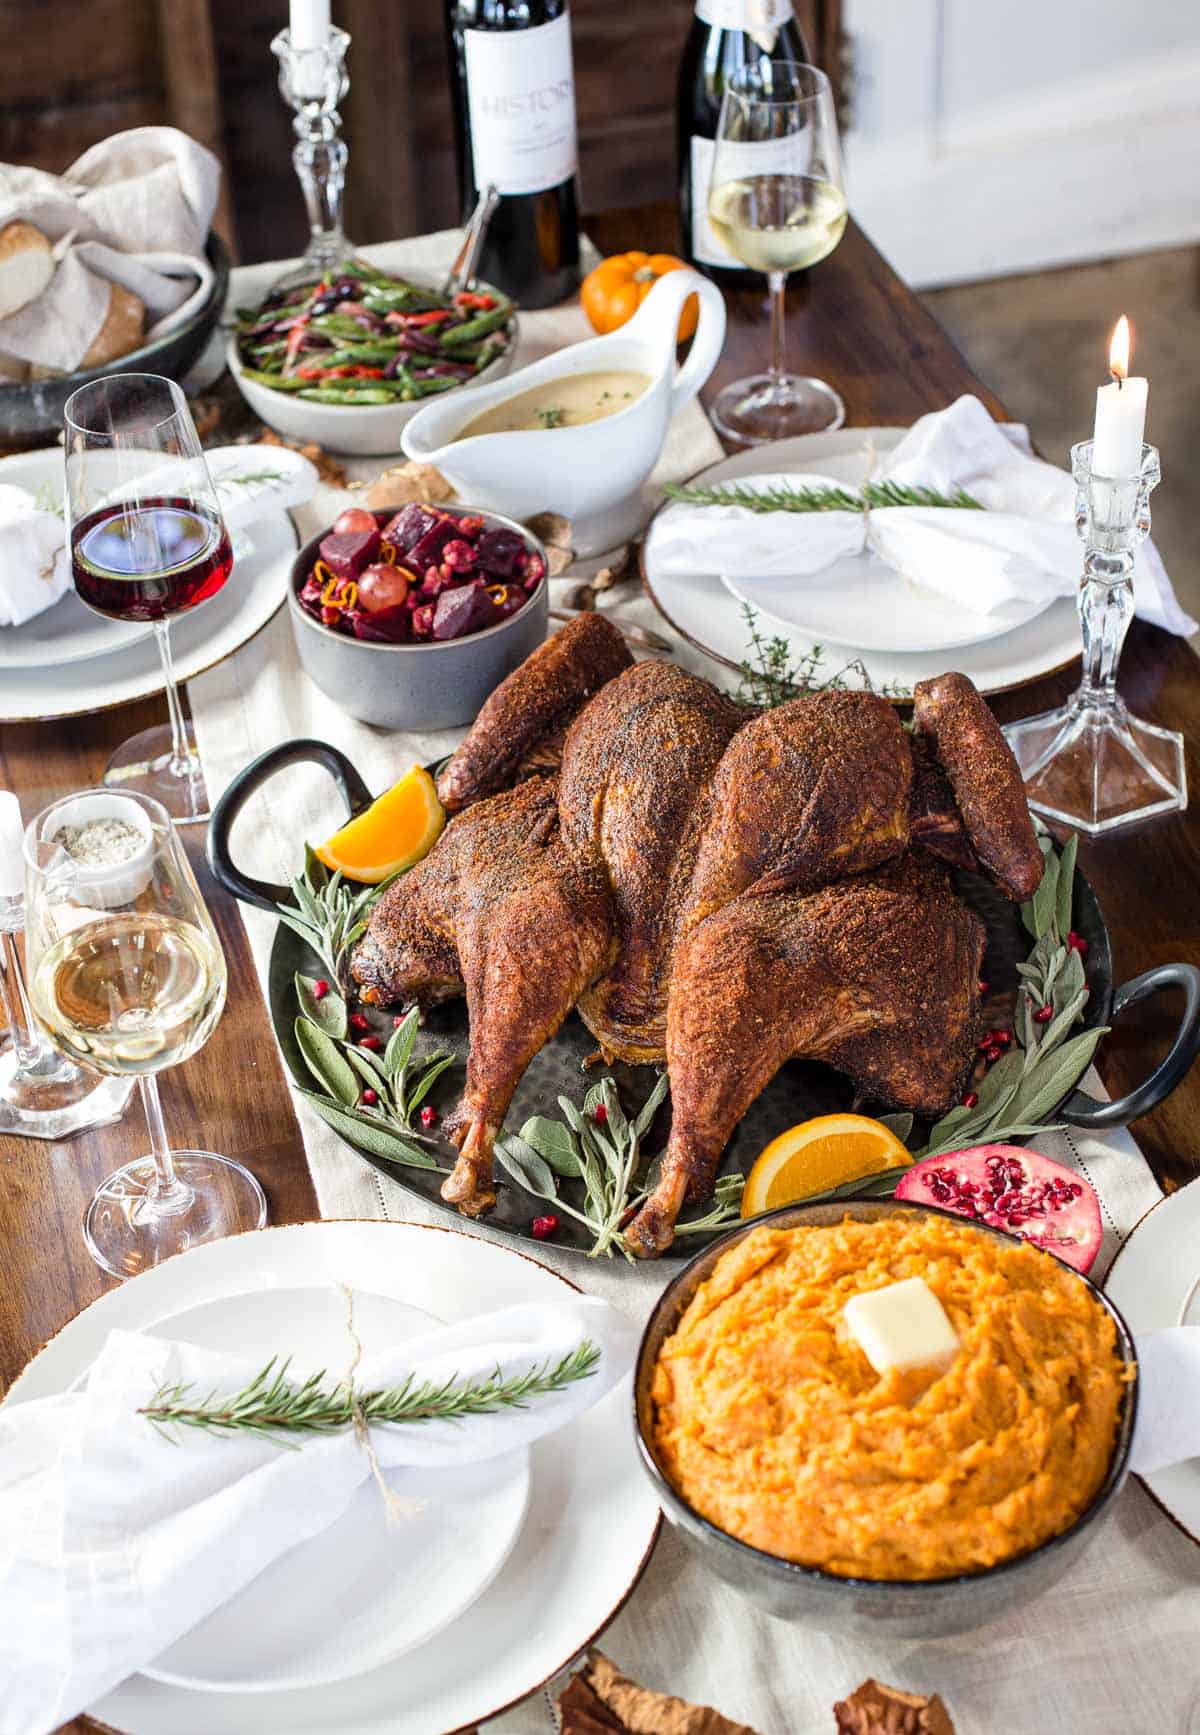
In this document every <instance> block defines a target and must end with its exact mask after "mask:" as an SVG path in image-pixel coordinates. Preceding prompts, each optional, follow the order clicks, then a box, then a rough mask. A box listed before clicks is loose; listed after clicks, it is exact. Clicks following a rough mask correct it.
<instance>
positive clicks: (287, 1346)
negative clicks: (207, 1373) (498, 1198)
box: [143, 1285, 530, 1693]
mask: <svg viewBox="0 0 1200 1735" xmlns="http://www.w3.org/2000/svg"><path fill="white" fill-rule="evenodd" d="M435 1323H436V1321H435V1320H434V1319H433V1318H432V1316H431V1315H430V1314H429V1313H428V1312H426V1311H425V1310H423V1309H421V1308H417V1307H411V1306H409V1305H408V1304H407V1303H405V1302H400V1301H394V1300H390V1299H388V1298H387V1297H386V1296H378V1295H364V1294H361V1293H360V1292H359V1291H358V1290H355V1294H354V1329H355V1333H356V1335H357V1336H358V1339H359V1341H360V1343H361V1344H362V1346H363V1353H364V1355H373V1354H375V1353H376V1352H378V1351H380V1350H383V1349H386V1348H388V1347H389V1346H392V1345H395V1344H398V1343H403V1342H404V1341H405V1340H406V1339H407V1338H410V1337H415V1336H417V1335H419V1334H420V1333H421V1332H423V1331H427V1330H428V1329H429V1327H430V1326H431V1325H433V1324H435ZM154 1332H155V1335H156V1336H158V1337H166V1338H170V1339H171V1340H173V1341H175V1342H181V1343H192V1344H199V1345H201V1346H202V1347H204V1348H208V1349H217V1350H228V1349H229V1347H230V1345H231V1344H236V1346H237V1353H238V1354H239V1355H246V1356H249V1357H252V1358H256V1359H258V1360H260V1361H261V1362H263V1363H265V1362H266V1361H267V1360H268V1359H269V1358H270V1357H271V1356H273V1355H277V1354H282V1353H286V1354H290V1355H291V1358H292V1370H291V1371H292V1372H293V1373H294V1374H295V1375H296V1377H297V1378H299V1379H304V1378H306V1377H307V1376H308V1375H309V1374H312V1373H319V1372H322V1371H328V1374H329V1378H330V1380H331V1381H336V1380H338V1379H341V1378H342V1377H343V1375H344V1373H345V1369H346V1366H347V1363H348V1362H349V1359H350V1353H351V1345H350V1341H349V1338H348V1336H347V1331H346V1300H345V1296H344V1294H343V1293H342V1291H341V1290H339V1289H333V1288H330V1287H329V1286H328V1285H323V1286H320V1287H315V1288H314V1287H306V1288H303V1289H278V1290H264V1291H261V1292H259V1293H257V1294H251V1295H228V1296H220V1297H218V1298H216V1299H215V1300H213V1301H209V1302H202V1303H201V1304H200V1306H198V1307H192V1308H188V1309H185V1311H183V1312H182V1313H177V1314H173V1315H171V1316H169V1317H168V1318H166V1319H160V1320H158V1321H156V1322H155V1325H154ZM387 1479H388V1485H389V1487H391V1488H392V1489H393V1490H394V1491H395V1493H396V1494H398V1495H399V1496H400V1497H401V1498H403V1499H405V1500H412V1501H414V1502H419V1503H420V1506H421V1510H420V1511H419V1512H416V1513H414V1514H413V1515H411V1516H410V1517H407V1518H405V1519H404V1520H403V1521H402V1522H400V1523H397V1524H390V1523H388V1521H387V1519H386V1517H385V1515H384V1513H383V1510H382V1497H381V1495H380V1492H379V1489H378V1488H377V1487H376V1486H375V1483H374V1481H372V1480H369V1479H368V1480H367V1481H365V1482H364V1483H363V1485H362V1487H361V1488H360V1489H359V1490H358V1493H357V1494H356V1495H355V1497H354V1499H353V1501H352V1502H351V1504H350V1507H349V1509H348V1510H347V1512H346V1513H345V1515H344V1516H343V1518H342V1519H341V1520H340V1521H339V1522H338V1523H337V1524H333V1525H330V1527H329V1529H328V1530H325V1531H323V1532H322V1533H321V1534H320V1535H319V1536H314V1537H313V1538H312V1539H311V1540H310V1541H308V1542H305V1543H302V1544H301V1545H300V1546H299V1547H297V1548H293V1549H292V1550H290V1551H289V1553H287V1554H286V1555H284V1556H283V1557H282V1558H281V1559H279V1560H277V1561H275V1562H274V1563H273V1564H272V1565H271V1566H269V1567H267V1568H266V1570H265V1571H263V1572H261V1573H259V1575H258V1577H257V1578H256V1579H254V1580H252V1582H251V1583H250V1584H248V1585H247V1586H246V1588H245V1589H244V1590H243V1591H242V1592H241V1593H240V1594H239V1595H238V1596H236V1597H234V1598H233V1599H232V1600H231V1601H230V1602H227V1603H226V1604H225V1605H224V1606H223V1607H222V1608H219V1609H216V1610H215V1611H214V1612H213V1613H212V1614H211V1615H209V1616H208V1618H207V1619H206V1620H203V1621H201V1622H200V1623H199V1625H198V1626H195V1627H193V1628H192V1630H191V1631H190V1632H189V1633H185V1634H184V1636H183V1637H182V1638H181V1639H179V1640H177V1641H176V1643H175V1644H173V1645H171V1646H170V1648H169V1649H168V1650H166V1651H164V1652H163V1653H162V1654H161V1656H159V1657H158V1658H156V1660H155V1663H154V1665H153V1666H152V1667H150V1668H147V1669H145V1670H144V1671H143V1673H144V1674H146V1675H148V1676H149V1678H150V1679H151V1680H154V1681H165V1682H167V1683H168V1684H169V1685H174V1686H178V1687H190V1688H192V1689H193V1690H194V1691H198V1692H210V1693H211V1692H232V1693H268V1692H278V1691H280V1690H283V1689H289V1688H293V1687H319V1686H323V1685H325V1684H326V1683H327V1682H330V1681H342V1680H346V1679H347V1678H348V1677H349V1676H351V1675H360V1674H363V1673H364V1672H365V1671H366V1670H368V1669H375V1668H378V1667H379V1666H380V1665H381V1664H382V1663H386V1662H390V1661H391V1659H392V1658H393V1657H399V1656H403V1655H404V1654H405V1653H406V1652H407V1651H412V1650H415V1649H416V1648H417V1646H418V1645H421V1644H424V1643H425V1642H426V1641H427V1640H428V1639H431V1638H432V1637H433V1636H434V1635H435V1634H436V1633H439V1632H442V1631H443V1630H444V1629H445V1628H446V1627H448V1626H449V1625H450V1623H451V1622H452V1621H454V1620H456V1619H457V1618H458V1616H459V1615H460V1614H462V1612H463V1610H464V1609H466V1608H469V1607H470V1605H471V1603H473V1602H474V1601H475V1600H476V1598H477V1597H480V1596H482V1595H483V1592H484V1591H485V1590H486V1589H487V1587H488V1585H489V1584H490V1583H491V1582H492V1580H493V1579H494V1578H495V1576H496V1574H497V1573H498V1572H499V1570H500V1568H501V1567H502V1566H503V1565H504V1562H505V1560H506V1559H507V1557H508V1554H509V1552H510V1551H511V1549H512V1547H513V1544H514V1543H515V1542H516V1540H517V1537H518V1535H519V1534H520V1529H521V1524H522V1521H523V1519H524V1517H525V1508H526V1505H527V1503H528V1499H529V1483H530V1474H529V1452H528V1450H522V1451H519V1452H513V1453H511V1454H510V1455H509V1456H508V1457H505V1458H501V1459H499V1460H497V1461H496V1463H494V1464H492V1465H491V1466H489V1472H488V1476H487V1479H486V1481H485V1480H484V1478H482V1477H481V1476H480V1474H479V1471H478V1469H476V1468H474V1467H470V1468H465V1469H458V1470H445V1471H441V1472H436V1471H434V1472H430V1471H420V1470H408V1471H391V1472H389V1474H388V1478H387Z"/></svg>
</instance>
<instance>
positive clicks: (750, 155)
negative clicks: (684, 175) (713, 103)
mask: <svg viewBox="0 0 1200 1735" xmlns="http://www.w3.org/2000/svg"><path fill="white" fill-rule="evenodd" d="M702 3H703V4H707V3H708V0H702ZM716 152H717V144H716V140H715V139H704V138H701V137H700V136H699V134H698V133H693V134H692V258H693V259H697V260H699V261H700V263H701V264H702V265H720V266H723V267H724V269H725V270H727V271H748V270H749V269H750V267H749V266H748V265H743V263H742V261H741V260H740V259H735V258H734V256H733V254H732V253H731V252H730V251H729V249H728V248H727V247H726V246H725V245H724V243H723V242H722V241H721V239H720V237H719V236H718V234H717V232H716V230H715V229H714V228H713V226H712V224H711V223H710V222H709V220H708V191H709V187H710V186H711V184H712V172H713V158H714V157H715V156H716ZM795 160H796V153H795V140H794V139H791V138H783V139H762V140H759V141H756V142H755V143H753V144H736V143H734V142H732V141H731V140H729V139H723V140H722V142H721V163H722V169H721V179H722V180H723V181H731V180H735V179H737V178H738V177H740V176H742V175H770V174H777V173H779V172H780V171H783V172H785V173H786V172H790V171H791V170H792V169H794V167H795Z"/></svg>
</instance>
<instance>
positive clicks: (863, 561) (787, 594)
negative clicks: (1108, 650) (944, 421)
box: [721, 466, 1050, 652]
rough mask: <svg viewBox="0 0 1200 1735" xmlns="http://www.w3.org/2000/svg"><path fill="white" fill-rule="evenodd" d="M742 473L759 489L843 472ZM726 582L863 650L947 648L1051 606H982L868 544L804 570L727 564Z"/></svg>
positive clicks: (811, 631)
mask: <svg viewBox="0 0 1200 1735" xmlns="http://www.w3.org/2000/svg"><path fill="white" fill-rule="evenodd" d="M864 472H865V466H864ZM837 479H838V480H843V478H837ZM862 479H863V478H862V476H860V477H859V481H861V480H862ZM741 480H742V481H743V482H744V483H746V484H747V485H748V486H749V487H752V488H759V489H766V488H772V487H778V486H779V485H780V484H781V483H792V484H800V485H801V486H805V485H807V486H809V487H814V488H816V487H820V486H822V485H823V484H825V485H827V484H828V483H829V482H830V481H832V480H835V478H833V477H830V476H828V475H825V476H815V475H811V474H809V475H803V474H802V475H798V476H797V475H794V474H781V473H780V472H779V471H778V470H775V471H770V472H767V473H760V472H759V471H755V472H754V473H753V474H752V475H749V476H744V477H742V478H741ZM789 522H790V525H791V527H792V528H793V531H794V535H795V537H796V539H797V540H799V539H800V538H801V537H802V536H803V535H804V526H805V522H806V521H805V519H804V517H803V516H797V517H794V518H792V519H791V520H790V521H789ZM721 582H722V584H723V585H724V586H725V588H726V590H728V591H729V592H730V594H731V595H733V596H734V597H736V598H737V600H738V601H739V602H745V603H748V604H749V605H750V607H751V608H754V609H757V610H758V612H759V614H761V615H762V616H763V618H764V619H769V620H771V621H772V622H775V623H778V624H779V626H780V627H781V628H782V629H783V630H784V631H785V632H786V631H789V630H794V631H796V632H798V633H803V634H804V635H805V636H806V637H807V638H810V639H815V640H816V641H817V643H818V644H828V643H831V642H832V643H833V644H837V645H848V646H852V647H853V648H854V649H855V650H859V651H883V652H892V651H904V652H911V651H916V652H921V651H943V650H950V649H952V648H954V647H956V646H959V645H976V644H983V643H984V641H985V640H987V639H995V638H999V637H1000V635H1001V634H1002V633H1009V632H1012V631H1013V630H1014V629H1015V628H1017V627H1021V626H1024V625H1025V623H1026V621H1031V620H1033V619H1034V617H1035V616H1036V615H1039V614H1043V613H1044V612H1045V610H1046V609H1047V608H1049V606H1050V604H1049V603H1047V602H1044V601H1043V602H1037V601H1034V600H1033V599H1032V598H1028V597H1026V598H1024V599H1022V600H1020V601H1018V602H1013V603H1010V604H1009V605H1008V607H1006V608H1003V609H997V611H996V612H995V613H994V614H979V613H977V612H976V611H975V610H974V609H970V608H967V607H965V606H964V604H962V603H960V602H953V601H952V600H951V599H950V598H949V597H948V596H943V595H942V594H941V592H940V591H936V590H927V589H926V588H925V586H924V585H922V584H921V582H920V575H919V574H918V573H913V572H897V571H896V568H895V567H894V566H889V565H888V563H887V561H886V560H881V559H880V558H879V557H878V555H875V554H871V553H869V552H868V551H867V550H866V549H865V548H864V549H862V550H861V551H860V552H859V553H857V554H848V555H843V556H842V557H841V559H839V560H835V561H834V562H833V564H832V565H831V566H827V567H825V568H824V570H823V571H821V572H814V573H809V574H807V575H806V576H805V577H803V578H796V577H778V578H768V577H760V576H755V577H752V578H731V577H730V576H729V574H728V573H727V572H723V573H722V574H721Z"/></svg>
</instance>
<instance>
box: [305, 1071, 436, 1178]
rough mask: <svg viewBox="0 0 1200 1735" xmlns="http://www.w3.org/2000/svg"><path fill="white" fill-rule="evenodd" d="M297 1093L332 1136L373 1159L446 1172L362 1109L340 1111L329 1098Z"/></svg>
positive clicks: (426, 1155) (413, 1167)
mask: <svg viewBox="0 0 1200 1735" xmlns="http://www.w3.org/2000/svg"><path fill="white" fill-rule="evenodd" d="M300 1094H301V1096H303V1097H305V1098H306V1099H307V1101H309V1102H310V1103H311V1104H312V1106H313V1108H314V1109H315V1111H316V1112H317V1114H319V1115H320V1117H321V1119H322V1120H323V1121H325V1122H326V1123H327V1124H328V1125H329V1126H331V1127H332V1128H333V1130H334V1132H335V1133H340V1134H341V1136H342V1137H343V1138H344V1139H346V1140H347V1141H348V1142H349V1143H350V1144H352V1145H355V1146H357V1147H358V1149H359V1150H362V1151H369V1152H370V1154H371V1155H372V1156H373V1157H383V1158H384V1159H385V1161H387V1162H389V1163H401V1164H403V1165H404V1167H405V1168H409V1169H441V1172H442V1173H443V1174H447V1173H448V1172H449V1171H448V1170H446V1169H443V1168H442V1165H441V1164H440V1163H439V1162H438V1161H437V1159H436V1158H435V1157H432V1156H430V1154H429V1152H428V1151H422V1150H419V1149H418V1147H417V1146H416V1145H410V1144H409V1142H408V1140H407V1139H402V1138H401V1137H400V1135H399V1133H394V1132H392V1130H391V1128H390V1127H386V1126H384V1125H383V1123H382V1122H381V1121H379V1120H377V1119H375V1117H374V1116H373V1115H369V1114H364V1113H363V1112H362V1111H361V1110H358V1111H355V1110H353V1109H349V1108H341V1107H339V1106H338V1104H337V1103H336V1102H333V1101H331V1100H330V1098H328V1097H323V1096H318V1095H317V1094H316V1093H315V1092H314V1091H310V1090H302V1091H301V1092H300Z"/></svg>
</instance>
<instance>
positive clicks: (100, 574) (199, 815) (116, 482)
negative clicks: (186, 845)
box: [65, 373, 233, 825]
mask: <svg viewBox="0 0 1200 1735" xmlns="http://www.w3.org/2000/svg"><path fill="white" fill-rule="evenodd" d="M65 421H66V465H67V493H66V500H67V527H68V532H69V536H70V550H71V569H72V573H73V575H74V579H75V590H76V593H77V594H78V596H79V598H80V601H81V602H84V603H86V605H87V606H88V608H90V609H94V610H95V612H96V613H97V614H102V615H105V616H107V618H108V619H109V620H118V621H146V622H148V623H149V624H150V625H151V626H152V627H153V628H154V633H155V636H156V638H157V639H158V648H159V653H160V655H161V657H162V666H163V678H164V685H165V687H166V693H167V709H168V712H169V715H170V722H169V724H167V725H163V726H159V727H158V728H155V729H145V730H143V731H142V732H141V734H138V735H134V736H132V737H131V738H130V740H128V741H126V742H124V743H123V745H122V746H120V747H118V749H117V751H116V752H115V753H114V754H113V756H112V758H111V759H110V760H109V762H108V766H107V768H106V769H105V772H104V781H105V783H106V784H109V785H110V786H115V787H117V788H120V789H125V790H133V791H136V792H138V793H140V794H142V795H149V796H151V797H153V798H154V799H155V800H156V801H160V802H161V803H162V805H163V806H164V807H165V808H166V810H167V812H168V813H169V814H170V816H171V818H172V819H173V820H175V822H176V823H177V824H181V825H186V824H188V823H190V822H192V821H195V820H200V819H206V818H207V817H208V792H207V790H206V789H205V786H204V774H203V771H202V770H201V767H200V759H199V756H198V755H197V753H196V744H195V740H194V738H193V736H192V732H191V728H190V725H189V723H188V721H187V719H186V718H185V717H184V714H183V708H182V706H181V704H180V700H179V690H178V688H177V686H176V684H175V673H174V669H173V667H172V663H171V640H170V630H171V620H172V618H173V617H174V616H175V615H178V614H183V613H185V612H186V611H187V610H189V609H193V608H196V607H197V606H198V605H199V604H200V603H202V602H206V601H207V600H208V598H209V597H211V596H215V595H216V593H217V592H218V591H219V590H220V589H221V587H222V585H223V584H224V583H225V581H226V579H227V578H228V577H229V574H230V572H231V570H232V568H233V550H232V549H231V547H230V544H229V533H228V531H227V530H226V529H225V524H224V521H223V520H222V517H221V510H220V507H219V506H218V504H217V493H216V489H215V488H214V487H213V483H212V478H211V476H210V475H209V473H208V465H207V464H206V463H205V461H204V453H203V451H202V450H201V447H200V441H199V438H198V436H197V434H196V427H195V424H194V422H193V421H192V417H191V412H190V411H189V409H188V407H187V400H186V399H185V397H184V395H183V393H182V391H180V389H179V387H178V386H177V385H176V384H175V383H174V381H173V380H168V379H162V378H160V376H159V375H158V374H132V373H131V374H109V375H108V376H107V377H106V378H104V379H100V380H94V381H93V382H92V384H91V385H86V386H81V387H80V389H79V390H78V391H77V392H74V393H72V395H71V396H70V397H69V398H68V399H67V406H66V411H65Z"/></svg>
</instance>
